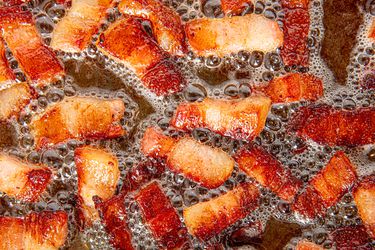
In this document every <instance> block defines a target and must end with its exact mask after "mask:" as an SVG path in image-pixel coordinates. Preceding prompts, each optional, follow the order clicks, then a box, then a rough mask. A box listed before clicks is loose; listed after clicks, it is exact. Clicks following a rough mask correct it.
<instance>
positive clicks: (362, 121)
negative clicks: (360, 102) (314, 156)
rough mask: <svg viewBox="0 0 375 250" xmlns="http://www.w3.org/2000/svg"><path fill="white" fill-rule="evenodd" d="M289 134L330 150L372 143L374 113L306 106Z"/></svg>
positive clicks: (374, 133)
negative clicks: (330, 148) (335, 147)
mask: <svg viewBox="0 0 375 250" xmlns="http://www.w3.org/2000/svg"><path fill="white" fill-rule="evenodd" d="M289 130H290V131H293V132H296V133H297V135H298V136H301V137H303V138H309V139H312V140H313V141H315V142H317V143H320V144H325V145H330V146H348V147H355V146H360V145H365V144H371V143H374V142H375V109H374V108H358V109H356V110H350V111H347V110H340V109H335V108H333V107H331V106H328V105H324V104H323V105H322V104H319V105H310V106H307V107H302V108H300V109H299V110H298V111H297V114H296V115H295V116H294V118H292V119H291V121H290V123H289Z"/></svg>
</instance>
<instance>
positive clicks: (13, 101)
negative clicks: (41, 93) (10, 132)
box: [0, 83, 33, 121]
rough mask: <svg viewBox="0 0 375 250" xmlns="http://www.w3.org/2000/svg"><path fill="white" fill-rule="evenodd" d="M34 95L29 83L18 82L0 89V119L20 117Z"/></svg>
mask: <svg viewBox="0 0 375 250" xmlns="http://www.w3.org/2000/svg"><path fill="white" fill-rule="evenodd" d="M32 97H33V94H32V91H31V89H30V87H29V85H28V84H27V83H16V84H14V85H12V86H10V87H9V88H7V89H3V90H0V121H5V120H7V119H9V118H11V117H12V116H16V117H18V115H19V113H20V112H21V110H22V109H23V108H24V107H25V106H26V105H27V104H28V103H29V102H30V99H31V98H32Z"/></svg>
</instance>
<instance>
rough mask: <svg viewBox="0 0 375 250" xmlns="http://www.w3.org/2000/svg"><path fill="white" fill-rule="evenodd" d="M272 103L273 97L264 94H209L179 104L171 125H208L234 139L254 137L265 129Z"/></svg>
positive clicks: (188, 129)
mask: <svg viewBox="0 0 375 250" xmlns="http://www.w3.org/2000/svg"><path fill="white" fill-rule="evenodd" d="M270 106H271V100H270V99H269V98H268V97H263V96H253V97H248V98H244V99H237V100H218V99H211V98H206V99H204V100H203V101H202V102H194V103H182V104H180V105H179V106H178V107H177V110H176V113H175V115H174V117H173V118H172V120H171V122H170V125H171V126H173V127H175V128H177V129H181V130H184V131H190V130H193V129H195V128H208V129H210V130H212V131H214V132H216V133H218V134H221V135H224V136H230V137H232V138H234V139H241V140H252V139H254V138H255V137H256V136H257V135H259V133H260V132H261V131H262V130H263V128H264V125H265V123H266V118H267V115H268V111H269V109H270Z"/></svg>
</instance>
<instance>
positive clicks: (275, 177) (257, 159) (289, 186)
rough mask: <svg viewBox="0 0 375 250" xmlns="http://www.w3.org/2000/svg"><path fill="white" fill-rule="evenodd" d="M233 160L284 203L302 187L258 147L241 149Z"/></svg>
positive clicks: (273, 158) (298, 181) (290, 199)
mask: <svg viewBox="0 0 375 250" xmlns="http://www.w3.org/2000/svg"><path fill="white" fill-rule="evenodd" d="M234 158H235V160H236V162H237V163H238V166H239V168H240V169H241V170H242V171H244V172H245V173H246V174H247V175H249V176H250V177H252V178H254V179H255V180H257V181H258V182H259V183H260V184H261V185H263V186H265V187H267V188H269V189H271V190H272V191H273V192H274V193H276V194H277V195H278V196H279V197H280V198H282V199H284V200H286V201H289V202H291V201H292V200H293V198H294V196H295V195H296V193H297V191H298V190H299V189H300V187H301V186H302V182H301V181H300V180H299V179H297V178H295V177H294V176H293V175H292V174H291V172H290V171H288V170H286V169H285V168H284V167H283V166H282V165H281V163H280V162H279V161H278V160H277V159H276V158H275V157H274V156H273V155H271V154H269V153H268V152H266V151H265V150H264V149H262V148H260V147H257V146H251V147H249V148H243V149H241V150H240V151H239V152H237V153H236V156H235V157H234Z"/></svg>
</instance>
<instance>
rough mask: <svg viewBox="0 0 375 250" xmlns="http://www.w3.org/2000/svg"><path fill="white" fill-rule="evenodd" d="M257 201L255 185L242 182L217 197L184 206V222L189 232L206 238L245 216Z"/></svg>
mask: <svg viewBox="0 0 375 250" xmlns="http://www.w3.org/2000/svg"><path fill="white" fill-rule="evenodd" d="M258 201H259V191H258V189H257V187H255V186H254V185H253V184H251V183H243V184H240V185H239V186H237V187H235V188H234V189H233V190H231V191H229V192H227V193H226V194H223V195H221V196H219V197H217V198H214V199H212V200H209V201H206V202H200V203H197V204H195V205H193V206H191V207H188V208H185V209H184V212H183V215H184V222H185V225H186V227H187V228H188V230H189V233H190V234H192V235H194V236H195V237H198V238H199V239H200V240H207V239H209V238H211V237H212V236H214V235H217V234H219V233H220V232H221V231H223V230H224V229H226V228H227V227H229V226H230V225H232V224H233V223H235V222H236V221H238V220H240V219H243V218H245V217H246V216H247V215H248V214H249V213H250V212H251V211H253V210H254V209H255V208H256V207H257V206H258Z"/></svg>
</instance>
